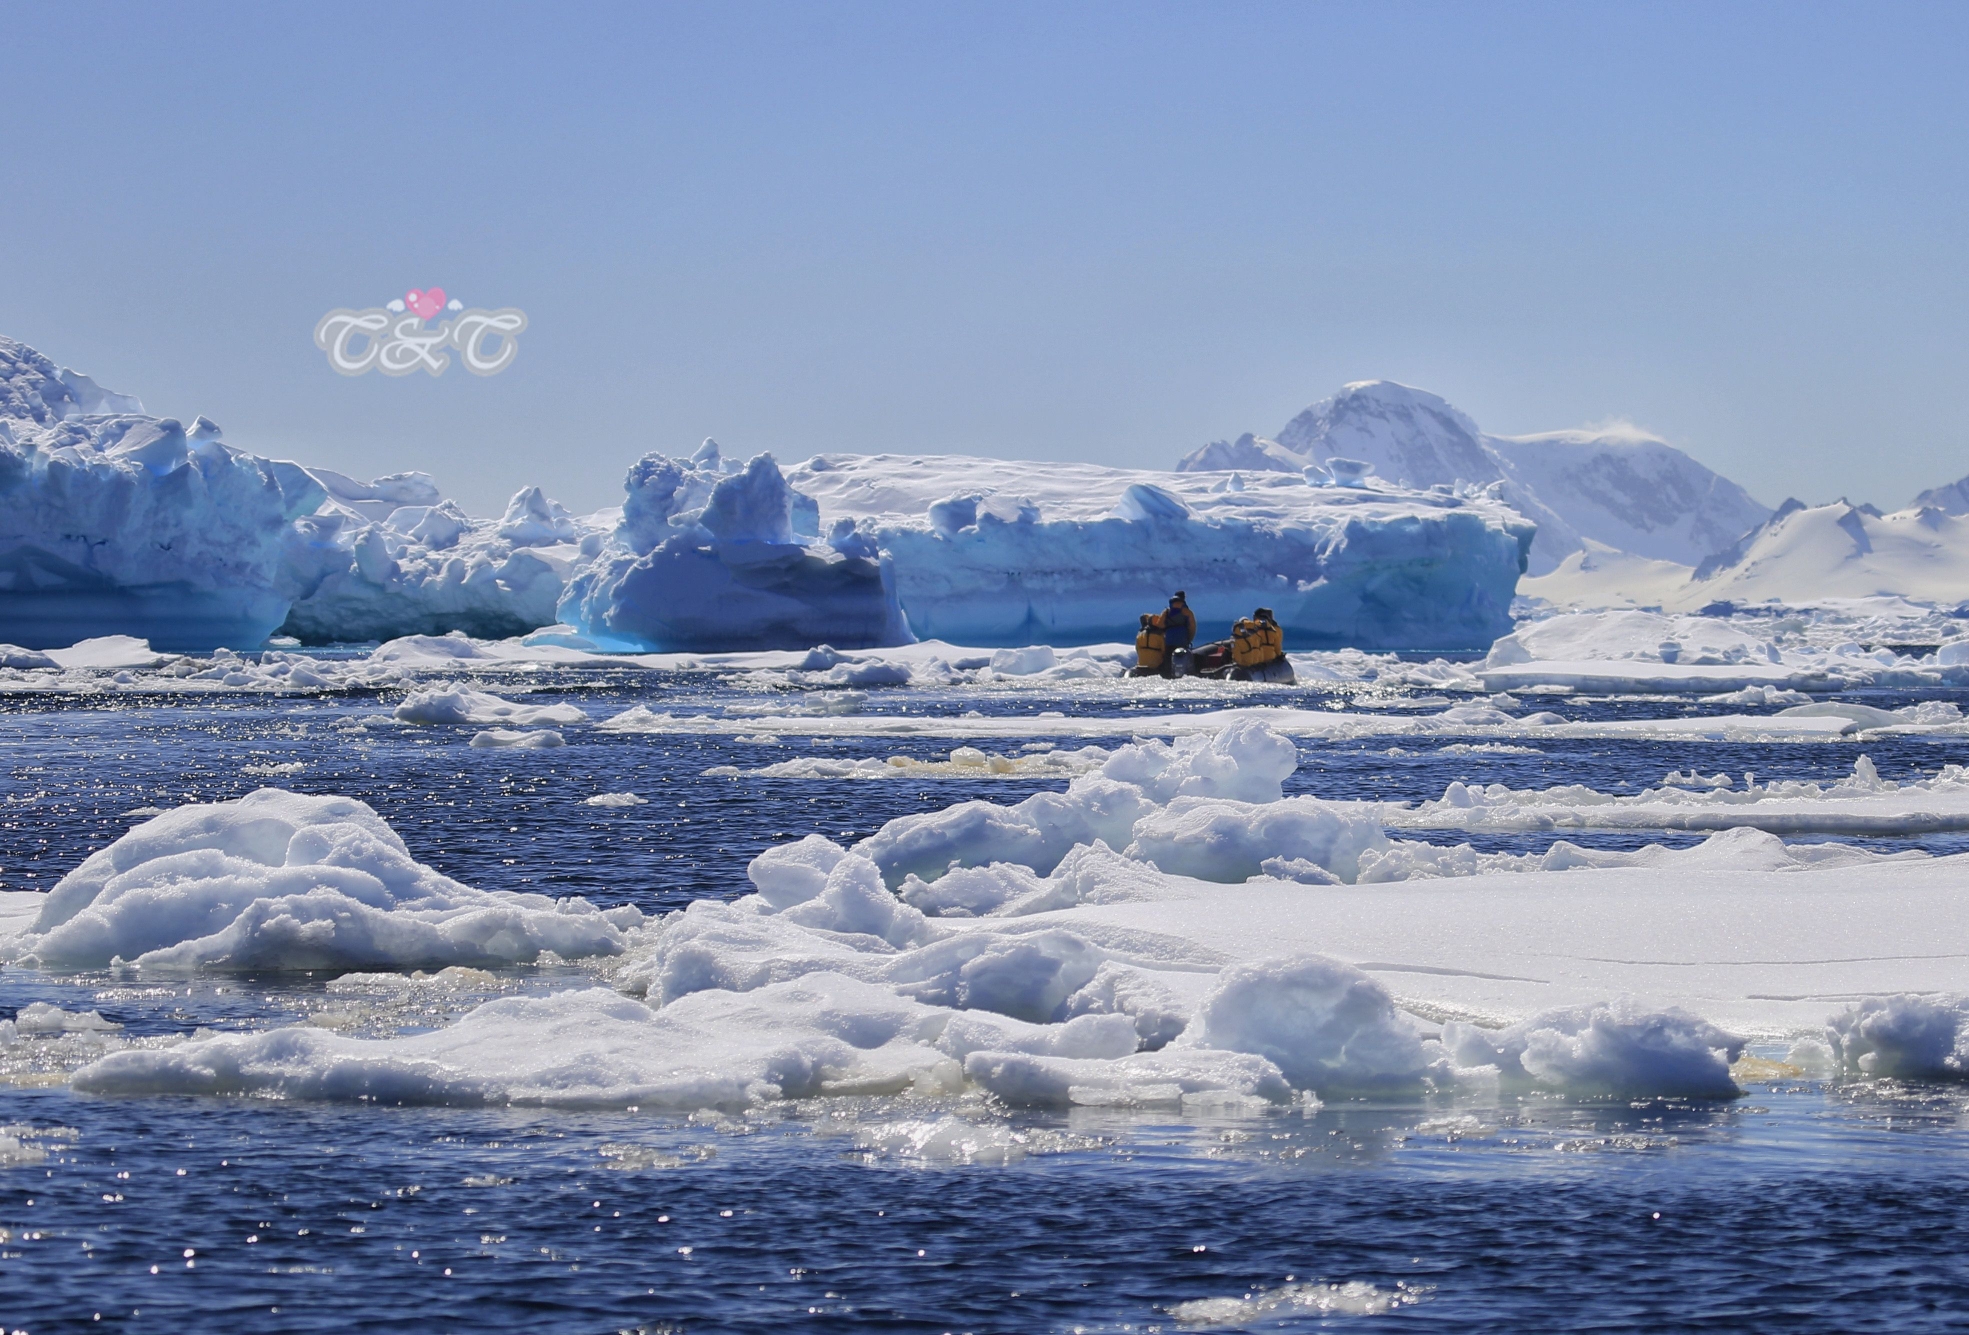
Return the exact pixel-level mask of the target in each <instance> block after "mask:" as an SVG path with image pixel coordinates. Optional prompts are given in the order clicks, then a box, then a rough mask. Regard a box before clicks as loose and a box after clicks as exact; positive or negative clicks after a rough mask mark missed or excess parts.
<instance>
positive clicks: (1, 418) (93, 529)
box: [0, 338, 324, 649]
mask: <svg viewBox="0 0 1969 1335" xmlns="http://www.w3.org/2000/svg"><path fill="white" fill-rule="evenodd" d="M323 495H324V493H323V491H322V488H321V487H320V485H319V484H317V483H316V482H315V481H314V480H313V479H312V478H310V477H309V476H308V475H307V473H306V472H305V471H304V470H302V469H300V468H298V467H296V466H295V465H292V464H282V463H275V462H273V461H270V460H266V459H261V458H257V457H255V456H253V455H250V454H245V453H242V452H240V451H238V450H234V449H231V448H229V447H227V446H226V445H224V444H222V443H220V440H219V430H218V428H217V427H216V426H214V425H213V424H212V423H210V422H207V421H206V420H205V419H204V418H200V419H198V420H197V421H196V422H194V423H193V425H192V427H191V429H189V430H187V429H186V428H185V426H184V425H183V423H181V422H178V421H176V420H175V419H172V418H156V417H150V416H148V415H146V414H145V413H144V412H143V407H142V405H141V404H139V403H138V402H137V401H136V400H135V399H132V398H129V397H127V396H124V395H120V394H112V393H109V392H108V391H105V390H103V389H101V388H100V387H98V386H97V385H96V384H95V383H94V382H93V381H91V380H89V378H88V377H86V376H81V375H77V374H75V373H74V372H72V371H66V370H64V369H62V368H61V367H58V366H56V365H55V364H54V363H53V362H51V361H49V360H48V359H47V358H46V357H43V356H42V355H41V354H40V353H38V352H36V351H35V350H34V349H32V348H29V347H27V346H26V345H24V344H21V343H18V342H15V341H14V340H12V339H7V338H0V630H4V636H5V638H6V639H7V640H9V641H11V642H13V643H15V644H19V645H23V646H25V647H28V648H60V647H64V646H67V645H70V644H74V643H76V642H77V641H78V640H81V639H85V638H88V637H90V636H94V635H101V634H105V633H119V634H128V635H137V636H141V637H143V638H145V639H148V640H149V641H150V642H151V643H152V644H153V645H155V646H157V647H158V648H160V649H210V648H214V647H216V646H229V647H235V648H248V649H250V648H257V647H258V646H259V645H260V644H262V643H263V642H264V641H265V640H266V638H267V636H268V635H269V634H271V633H272V632H273V630H274V629H275V628H276V627H277V626H279V625H280V623H281V621H282V619H283V618H284V617H285V616H286V615H287V609H288V605H289V601H290V598H291V591H290V589H289V587H288V582H287V571H286V561H287V555H288V548H289V542H290V538H291V534H292V532H293V528H292V525H293V521H294V520H295V519H296V518H298V517H299V516H301V515H304V514H307V513H309V512H311V511H312V510H313V509H314V508H315V507H316V505H318V504H319V503H320V501H321V500H322V498H323Z"/></svg>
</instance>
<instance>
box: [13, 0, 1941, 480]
mask: <svg viewBox="0 0 1969 1335" xmlns="http://www.w3.org/2000/svg"><path fill="white" fill-rule="evenodd" d="M0 52H4V59H3V60H0V113H3V115H0V127H4V129H3V130H0V173H3V174H0V182H4V184H3V185H0V200H4V205H3V206H0V332H5V333H8V334H11V335H13V336H15V337H17V338H21V339H25V340H26V341H28V342H30V343H32V344H34V345H36V346H37V347H39V348H41V349H42V351H44V352H46V353H47V354H48V355H50V356H51V357H53V358H54V359H55V360H57V361H59V362H62V363H64V364H66V365H70V366H74V367H76V368H78V369H80V370H83V371H86V372H89V373H90V374H93V375H95V376H96V377H97V378H98V379H99V380H101V381H102V382H103V383H105V384H107V385H110V386H112V387H115V388H119V389H124V390H126V391H128V392H131V393H135V394H137V395H139V396H140V397H142V398H143V399H144V401H145V403H146V405H147V406H148V407H149V408H150V409H151V410H152V411H153V412H158V413H163V414H168V415H173V416H179V417H183V418H185V419H187V420H189V418H190V416H191V415H192V414H194V413H201V412H202V413H204V414H206V415H207V416H210V417H211V418H213V419H214V420H216V421H217V422H219V423H220V425H221V426H222V427H224V429H225V431H226V439H227V440H228V441H229V442H231V443H232V444H235V445H239V446H242V447H245V448H249V449H253V450H255V451H258V452H261V453H268V454H276V455H282V456H286V457H294V458H299V459H302V460H303V461H305V462H309V463H319V464H326V465H328V466H330V467H335V468H339V469H342V470H344V471H347V472H352V473H356V474H359V475H362V476H370V475H374V474H377V473H382V472H389V471H394V470H397V469H403V468H420V469H423V470H425V471H427V472H431V473H433V474H435V475H436V476H437V478H438V480H439V482H440V483H441V484H442V485H443V486H444V487H445V489H446V490H447V491H448V492H449V493H450V494H453V495H455V496H458V497H459V498H460V499H461V500H463V501H465V502H466V503H467V505H468V508H471V509H473V510H475V511H480V512H483V511H486V510H496V508H497V507H498V506H499V505H500V504H501V503H502V502H503V500H504V498H505V497H506V496H507V495H508V494H510V493H511V492H512V491H513V490H515V489H516V488H518V487H519V486H521V485H524V484H526V483H529V482H539V483H542V484H544V485H545V486H546V487H547V489H548V491H549V493H550V494H552V495H556V496H558V497H560V498H562V499H563V500H565V501H567V502H568V503H569V504H570V505H573V506H576V507H577V508H583V509H586V508H592V507H594V506H599V505H604V504H609V503H612V502H614V501H616V500H618V499H619V497H620V484H621V477H622V474H623V473H624V471H625V470H626V468H627V466H628V465H629V463H630V462H631V461H632V460H633V459H634V458H635V457H637V456H638V455H639V454H641V453H643V452H644V451H646V450H651V449H660V450H664V451H667V452H673V453H674V452H688V451H689V450H690V449H692V448H693V447H694V446H695V445H696V443H697V442H698V441H699V440H700V439H701V438H702V437H704V436H706V435H712V436H716V437H717V438H718V439H719V440H720V441H721V442H722V443H723V444H724V445H725V446H726V447H727V449H728V450H731V451H736V452H739V453H748V454H749V453H751V452H753V451H756V450H761V449H770V450H772V451H774V452H775V453H776V454H778V455H779V456H780V457H781V458H782V459H786V460H789V461H791V460H797V459H802V458H805V457H806V456H807V455H809V454H812V453H815V452H818V451H824V450H859V451H879V450H893V451H906V452H912V453H913V452H931V451H964V452H974V453H989V454H998V455H1009V456H1025V457H1036V458H1058V459H1085V460H1093V461H1098V462H1109V463H1118V464H1140V465H1150V466H1167V465H1169V464H1171V463H1173V462H1174V460H1175V459H1176V458H1177V457H1178V456H1179V455H1180V454H1181V453H1182V452H1184V451H1186V450H1188V449H1190V448H1192V447H1194V446H1196V445H1198V444H1201V443H1203V442H1204V441H1206V440H1209V439H1213V438H1217V437H1224V436H1230V435H1234V434H1236V433H1237V432H1239V431H1243V430H1255V431H1258V432H1259V433H1260V434H1270V433H1273V432H1276V431H1277V430H1278V428H1279V427H1280V426H1282V425H1283V424H1284V423H1285V421H1286V420H1287V419H1288V418H1289V417H1290V416H1291V415H1292V414H1293V413H1294V412H1295V411H1297V410H1298V409H1299V408H1301V407H1303V406H1304V405H1305V404H1306V403H1308V402H1310V401H1312V400H1314V399H1317V398H1320V397H1323V396H1324V395H1326V394H1328V393H1330V392H1332V390H1334V389H1335V388H1336V387H1338V386H1339V385H1340V384H1342V383H1344V382H1346V381H1349V380H1359V379H1368V378H1389V379H1395V380H1401V381H1404V382H1406V383H1409V384H1413V385H1419V386H1422V387H1424V388H1427V389H1432V390H1434V391H1436V392H1437V393H1440V394H1442V395H1444V396H1446V397H1447V398H1449V399H1450V400H1451V402H1453V403H1455V404H1457V405H1458V406H1459V407H1461V408H1463V409H1464V410H1465V411H1467V412H1469V413H1470V414H1471V415H1472V416H1474V417H1475V418H1476V419H1477V420H1478V421H1479V422H1480V423H1481V424H1482V425H1483V426H1484V427H1485V429H1487V430H1490V431H1493V432H1498V433H1503V434H1513V433H1521V432H1529V431H1539V430H1549V429H1555V428H1559V427H1568V426H1578V425H1582V424H1585V423H1588V422H1594V421H1601V420H1606V419H1626V420H1629V421H1633V422H1636V423H1638V424H1640V425H1642V426H1645V427H1647V428H1649V429H1652V430H1654V431H1656V432H1659V433H1661V434H1663V435H1664V436H1666V437H1667V438H1668V439H1670V440H1671V441H1673V442H1674V443H1676V444H1678V445H1681V446H1682V447H1683V448H1685V449H1687V450H1689V451H1690V452H1691V453H1693V454H1694V455H1696V457H1698V458H1700V459H1702V460H1703V461H1704V462H1706V463H1708V464H1709V465H1711V466H1712V467H1715V468H1717V469H1719V470H1721V471H1722V472H1724V473H1727V474H1728V475H1730V476H1732V477H1734V478H1736V479H1737V480H1738V481H1740V482H1742V483H1743V484H1744V485H1745V486H1747V487H1749V488H1750V490H1751V491H1752V493H1753V494H1755V495H1756V496H1757V497H1758V498H1759V499H1761V500H1764V501H1766V502H1767V503H1774V502H1776V501H1778V500H1780V499H1782V498H1783V497H1784V496H1786V495H1794V494H1795V495H1798V496H1800V497H1801V498H1804V499H1806V500H1826V499H1831V498H1832V497H1834V496H1837V495H1842V494H1844V495H1847V496H1850V497H1851V498H1852V499H1854V500H1862V499H1866V500H1872V501H1874V502H1875V503H1877V504H1881V505H1883V506H1895V505H1899V504H1901V503H1904V502H1905V501H1906V500H1907V499H1908V498H1909V497H1910V496H1911V495H1912V494H1913V493H1914V492H1915V491H1916V490H1919V489H1920V488H1922V487H1924V486H1929V485H1933V484H1936V483H1940V482H1943V481H1947V480H1952V479H1954V478H1957V477H1960V476H1962V475H1963V474H1965V473H1969V406H1965V401H1964V395H1963V366H1964V357H1965V353H1966V352H1969V261H1966V260H1965V238H1969V227H1965V224H1969V128H1966V127H1969V115H1966V114H1965V113H1966V112H1969V105H1966V104H1969V79H1965V77H1964V74H1963V70H1964V61H1965V55H1969V6H1963V5H1960V4H1955V5H1935V6H1920V5H1899V6H1897V5H1889V4H1877V3H1876V4H1866V5H1815V4H1800V3H1784V4H1770V5H1761V4H1718V3H1702V4H1690V5H1647V4H1620V5H1616V4H1601V3H1587V4H1581V3H1562V4H1552V5H1508V4H1463V3H1459V4H1446V5H1429V4H1401V3H1354V4H1315V3H1295V4H1285V5H1271V4H1256V3H1226V2H1223V0H1218V2H1215V3H1206V4H1194V5H1187V4H1155V3H1139V2H1137V3H1125V4H1103V3H1090V2H1084V0H1083V2H1070V3H1062V2H1061V0H1048V2H1047V3H1039V4H1030V5H1026V4H1015V3H991V4H971V5H965V4H941V3H933V4H924V3H920V2H919V3H905V4H894V5H890V4H878V3H867V4H853V5H834V4H828V3H820V2H818V0H799V2H798V3H795V2H793V0H786V2H785V3H778V4H748V3H718V4H710V3H704V4H694V5H687V6H664V5H658V4H647V3H645V4H635V5H625V6H621V7H610V6H605V5H602V4H579V5H568V4H557V5H544V4H543V5H535V6H509V5H501V4H496V3H494V4H488V3H483V2H482V0H480V2H475V3H472V4H458V5H438V4H416V5H406V4H401V3H392V4H386V5H368V4H355V3H346V2H344V0H337V3H331V4H309V5H301V4H271V5H269V4H246V3H240V4H231V5H223V6H213V5H193V4H171V5H156V6H140V5H136V4H130V3H114V4H106V5H100V6H91V5H85V4H62V5H35V6H28V5H18V4H16V5H8V6H7V8H6V10H5V11H4V13H0ZM431 285H441V286H443V287H444V288H445V289H446V290H447V291H448V292H449V293H450V294H451V295H453V296H455V297H458V298H460V299H461V300H463V301H464V302H465V303H466V304H467V305H473V306H487V307H499V306H517V307H520V308H521V309H523V310H524V311H525V312H526V313H527V316H528V318H529V321H530V327H529V329H528V331H527V332H526V334H524V335H523V336H522V337H521V340H520V345H521V350H520V355H519V359H518V361H517V362H516V363H515V364H514V365H513V366H512V368H511V369H509V370H508V371H506V372H505V373H503V374H501V375H498V376H494V377H489V378H477V377H472V376H468V375H465V374H464V373H463V371H462V369H460V368H457V367H454V368H453V369H452V370H451V371H450V372H449V373H447V374H446V375H445V376H443V377H441V378H439V379H431V378H428V377H426V376H423V375H421V374H419V375H413V376H409V377H405V378H402V379H385V378H383V377H381V376H378V375H374V374H372V375H368V376H364V377H360V378H346V377H342V376H338V375H335V374H334V373H332V372H331V371H330V370H329V368H328V366H327V364H326V362H325V359H324V358H323V356H322V354H321V353H320V352H319V351H317V350H316V348H315V347H314V345H313V342H312V332H313V328H314V325H315V322H316V321H317V320H318V319H319V318H320V317H321V316H322V315H323V314H324V313H326V312H327V311H328V310H329V309H330V308H333V307H339V306H349V307H362V306H373V305H380V304H382V303H384V302H385V301H387V300H389V299H390V298H392V297H398V296H401V295H402V294H403V292H404V291H405V289H406V288H408V287H412V286H415V287H419V288H422V287H428V286H431Z"/></svg>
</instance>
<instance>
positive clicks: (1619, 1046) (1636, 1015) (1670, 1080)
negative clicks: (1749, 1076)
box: [1443, 1000, 1744, 1099]
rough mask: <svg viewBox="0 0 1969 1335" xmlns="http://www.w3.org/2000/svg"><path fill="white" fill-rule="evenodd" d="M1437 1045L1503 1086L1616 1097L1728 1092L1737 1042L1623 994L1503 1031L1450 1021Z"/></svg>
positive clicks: (1684, 1015)
mask: <svg viewBox="0 0 1969 1335" xmlns="http://www.w3.org/2000/svg"><path fill="white" fill-rule="evenodd" d="M1443 1046H1444V1048H1446V1049H1447V1050H1448V1051H1449V1053H1450V1054H1451V1056H1452V1057H1453V1058H1454V1059H1455V1061H1456V1063H1457V1064H1458V1065H1459V1066H1463V1067H1483V1066H1489V1067H1496V1068H1497V1069H1498V1071H1499V1072H1500V1073H1501V1075H1502V1078H1503V1080H1504V1082H1505V1083H1506V1084H1507V1085H1516V1086H1519V1087H1523V1086H1527V1085H1541V1086H1544V1087H1546V1088H1550V1089H1558V1090H1563V1091H1564V1092H1566V1093H1568V1094H1574V1095H1601V1096H1612V1097H1615V1098H1696V1099H1727V1098H1734V1097H1736V1095H1738V1094H1740V1093H1741V1092H1742V1091H1741V1090H1739V1089H1738V1088H1737V1085H1736V1081H1735V1080H1733V1079H1732V1078H1731V1077H1730V1063H1732V1062H1734V1061H1735V1060H1736V1059H1737V1058H1738V1057H1739V1056H1741V1055H1742V1054H1743V1046H1744V1044H1743V1040H1742V1039H1740V1038H1737V1037H1735V1036H1734V1035H1731V1034H1726V1033H1724V1032H1723V1031H1722V1030H1720V1029H1718V1028H1716V1027H1715V1026H1714V1025H1712V1024H1709V1023H1708V1022H1707V1021H1704V1020H1701V1019H1698V1018H1697V1017H1695V1016H1693V1015H1691V1014H1689V1013H1688V1012H1687V1011H1684V1010H1679V1009H1676V1008H1673V1007H1671V1008H1669V1009H1668V1010H1663V1011H1649V1010H1644V1009H1642V1008H1641V1007H1640V1006H1638V1005H1637V1004H1635V1003H1634V1002H1632V1001H1628V1000H1621V1001H1617V1002H1613V1003H1605V1002H1602V1003H1600V1004H1598V1005H1591V1006H1574V1007H1567V1008H1563V1009H1558V1010H1550V1011H1546V1012H1544V1013H1542V1014H1539V1015H1535V1016H1533V1017H1532V1018H1530V1019H1528V1020H1522V1021H1520V1022H1519V1023H1517V1024H1514V1025H1512V1026H1510V1027H1509V1028H1507V1029H1502V1030H1497V1031H1485V1030H1482V1029H1479V1028H1477V1027H1476V1026H1475V1025H1470V1024H1463V1023H1458V1022H1454V1021H1452V1022H1451V1023H1449V1024H1446V1025H1444V1026H1443Z"/></svg>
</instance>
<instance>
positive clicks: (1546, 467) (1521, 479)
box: [1485, 430, 1771, 565]
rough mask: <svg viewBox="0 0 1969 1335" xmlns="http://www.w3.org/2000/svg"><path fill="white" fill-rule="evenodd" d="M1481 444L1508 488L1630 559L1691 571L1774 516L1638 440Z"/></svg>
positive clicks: (1564, 437)
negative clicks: (1513, 486)
mask: <svg viewBox="0 0 1969 1335" xmlns="http://www.w3.org/2000/svg"><path fill="white" fill-rule="evenodd" d="M1485 444H1486V445H1487V446H1488V447H1489V448H1490V451H1491V453H1492V455H1493V456H1495V457H1496V458H1497V459H1498V461H1499V462H1500V463H1501V464H1502V466H1503V468H1504V470H1505V472H1506V474H1507V475H1508V476H1509V477H1510V479H1511V481H1512V482H1514V483H1515V484H1517V486H1518V487H1519V488H1522V489H1523V490H1524V491H1526V492H1529V493H1530V494H1532V495H1534V496H1536V497H1537V498H1538V500H1539V501H1540V502H1542V503H1543V504H1544V505H1545V506H1547V507H1549V508H1550V509H1551V510H1552V511H1553V512H1555V513H1556V514H1558V515H1560V516H1562V517H1563V518H1564V519H1565V521H1566V522H1567V524H1569V525H1570V526H1571V527H1572V528H1573V529H1574V530H1576V531H1577V532H1578V533H1579V534H1580V535H1582V536H1583V537H1587V538H1591V539H1593V540H1594V541H1596V542H1600V543H1603V544H1605V545H1606V546H1608V547H1611V548H1614V549H1615V550H1617V551H1623V552H1632V553H1634V554H1635V555H1637V556H1645V557H1649V558H1652V559H1654V560H1658V561H1674V562H1677V563H1679V564H1681V565H1694V564H1696V563H1697V562H1698V561H1701V560H1702V559H1703V558H1704V557H1706V556H1708V555H1709V554H1710V553H1712V552H1716V551H1720V550H1722V549H1723V548H1725V547H1727V546H1729V545H1730V544H1731V543H1732V542H1734V541H1735V540H1736V539H1737V538H1738V537H1739V536H1740V535H1741V534H1742V533H1743V532H1744V531H1745V530H1746V529H1749V528H1752V527H1755V526H1756V525H1758V524H1761V523H1763V522H1764V520H1765V518H1766V517H1768V516H1769V515H1770V513H1771V512H1770V511H1769V510H1768V509H1767V508H1765V507H1764V506H1762V505H1759V504H1758V503H1757V502H1756V501H1755V500H1753V499H1752V498H1751V496H1750V494H1749V493H1748V492H1746V491H1744V489H1743V488H1742V487H1739V486H1738V485H1737V484H1736V483H1734V482H1732V481H1730V480H1729V479H1728V478H1726V477H1724V476H1722V475H1721V474H1720V473H1716V472H1714V471H1712V470H1711V469H1708V468H1705V467H1704V466H1703V465H1701V464H1699V463H1697V462H1696V461H1695V460H1694V459H1691V458H1690V457H1689V456H1688V455H1686V454H1684V453H1683V452H1682V451H1680V450H1678V449H1676V448H1675V447H1674V446H1673V445H1670V444H1669V443H1668V442H1666V441H1664V440H1660V439H1658V438H1657V437H1654V436H1651V435H1647V434H1646V433H1644V432H1637V431H1631V430H1629V431H1617V432H1591V431H1551V432H1546V433H1543V434H1540V435H1535V436H1487V437H1485ZM1507 499H1508V497H1507ZM1567 550H1572V548H1571V547H1568V549H1567ZM1559 554H1560V555H1563V554H1564V553H1563V552H1562V553H1559Z"/></svg>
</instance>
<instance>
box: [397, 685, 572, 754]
mask: <svg viewBox="0 0 1969 1335" xmlns="http://www.w3.org/2000/svg"><path fill="white" fill-rule="evenodd" d="M391 717H392V718H394V719H396V720H397V722H399V723H478V724H486V723H509V724H513V725H514V726H516V727H521V728H533V727H539V726H541V725H542V724H547V723H561V724H566V723H586V722H587V721H588V715H587V714H585V713H583V712H582V710H581V707H580V706H579V705H570V704H558V705H523V704H517V703H515V702H513V701H511V700H504V699H501V698H500V697H499V696H496V695H489V694H487V693H486V692H484V691H475V690H472V689H471V688H470V687H467V686H459V685H439V686H428V687H424V688H421V689H419V690H414V691H412V692H411V693H410V694H409V695H408V696H407V697H406V698H405V699H404V701H403V703H402V704H400V705H398V706H397V707H396V709H395V710H393V711H392V712H391ZM499 744H500V743H492V745H499ZM547 745H553V743H547Z"/></svg>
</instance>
